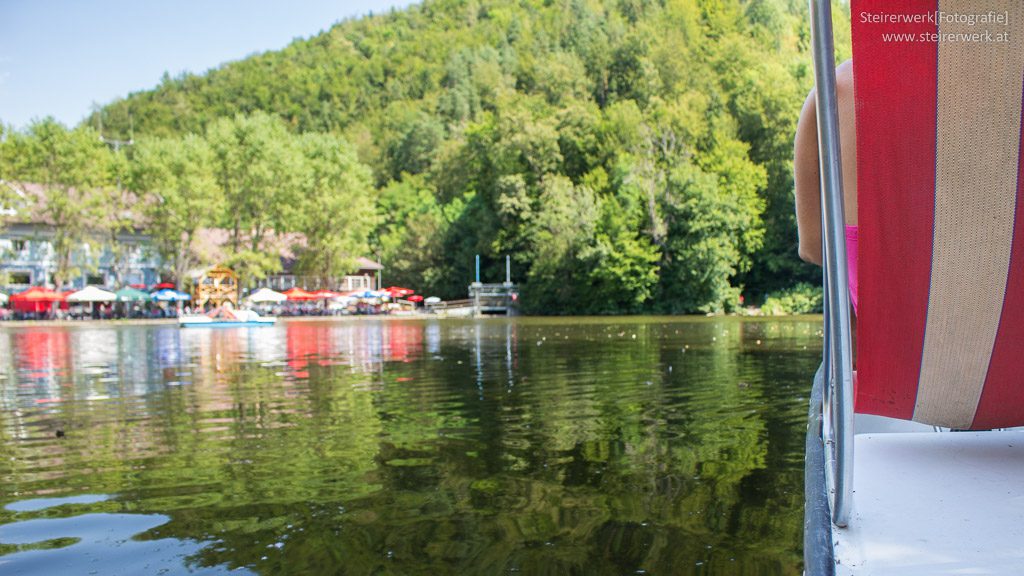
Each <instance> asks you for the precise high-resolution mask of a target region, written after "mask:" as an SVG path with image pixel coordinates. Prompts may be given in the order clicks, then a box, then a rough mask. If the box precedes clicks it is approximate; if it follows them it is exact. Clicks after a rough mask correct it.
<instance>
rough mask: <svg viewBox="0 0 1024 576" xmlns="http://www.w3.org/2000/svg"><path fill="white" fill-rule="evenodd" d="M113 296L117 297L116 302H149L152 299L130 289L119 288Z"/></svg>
mask: <svg viewBox="0 0 1024 576" xmlns="http://www.w3.org/2000/svg"><path fill="white" fill-rule="evenodd" d="M114 295H115V296H117V301H118V302H149V301H150V300H152V299H153V297H152V296H150V295H149V294H147V293H146V292H143V291H142V290H136V289H135V288H130V287H129V288H121V289H120V290H118V291H117V292H114Z"/></svg>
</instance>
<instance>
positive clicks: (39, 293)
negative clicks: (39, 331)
mask: <svg viewBox="0 0 1024 576" xmlns="http://www.w3.org/2000/svg"><path fill="white" fill-rule="evenodd" d="M66 299H67V294H66V293H62V292H54V291H53V290H50V289H49V288H44V287H42V286H33V287H31V288H29V289H28V290H25V291H24V292H18V293H17V294H12V295H11V298H10V303H11V307H12V308H14V309H15V310H17V311H19V312H43V311H46V310H48V309H49V308H50V306H51V305H52V304H53V303H54V302H64V301H65V300H66Z"/></svg>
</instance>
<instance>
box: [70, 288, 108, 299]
mask: <svg viewBox="0 0 1024 576" xmlns="http://www.w3.org/2000/svg"><path fill="white" fill-rule="evenodd" d="M115 300H117V294H114V293H113V292H109V291H107V290H104V289H102V288H97V287H95V286H86V287H85V288H83V289H82V290H79V291H77V292H72V293H71V294H69V295H68V302H113V301H115Z"/></svg>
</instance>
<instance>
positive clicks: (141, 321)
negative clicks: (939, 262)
mask: <svg viewBox="0 0 1024 576" xmlns="http://www.w3.org/2000/svg"><path fill="white" fill-rule="evenodd" d="M651 316H652V315H648V314H639V315H638V314H621V315H610V316H557V315H556V316H518V318H546V319H554V318H563V319H564V318H578V319H592V318H600V319H611V318H622V319H625V318H643V317H651ZM653 316H659V315H653ZM667 317H671V318H678V319H684V318H689V319H713V318H730V317H731V318H742V319H744V320H754V321H765V320H794V319H805V318H809V317H810V318H820V317H821V314H820V313H818V314H783V315H779V316H762V315H745V314H722V315H710V316H708V315H705V314H680V315H671V316H667ZM495 318H505V317H504V316H495ZM431 319H433V320H473V318H471V317H450V316H447V317H446V316H443V315H438V314H401V315H391V314H366V315H363V314H358V315H347V316H278V317H277V321H278V324H288V323H338V322H363V321H368V320H373V321H378V320H386V321H392V320H394V321H400V320H431ZM177 324H178V319H177V318H132V319H120V320H4V321H0V331H2V330H4V329H20V328H32V327H40V328H74V327H76V326H80V327H88V328H95V327H98V326H174V325H177Z"/></svg>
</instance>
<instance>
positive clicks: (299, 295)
mask: <svg viewBox="0 0 1024 576" xmlns="http://www.w3.org/2000/svg"><path fill="white" fill-rule="evenodd" d="M282 294H284V295H285V296H287V297H288V300H292V301H299V302H302V301H308V300H317V299H318V298H319V296H317V295H316V294H313V293H312V292H306V291H305V290H303V289H302V288H299V287H298V286H295V287H294V288H289V289H287V290H285V291H284V292H282Z"/></svg>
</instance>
